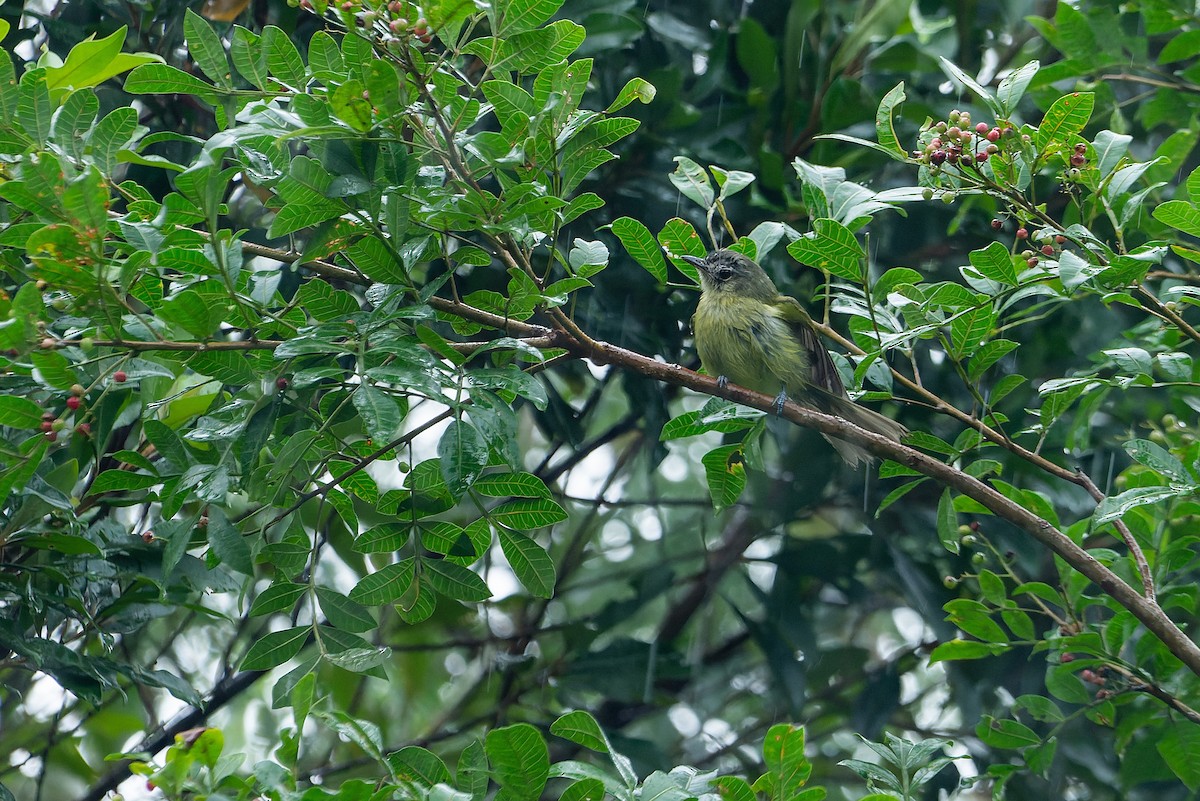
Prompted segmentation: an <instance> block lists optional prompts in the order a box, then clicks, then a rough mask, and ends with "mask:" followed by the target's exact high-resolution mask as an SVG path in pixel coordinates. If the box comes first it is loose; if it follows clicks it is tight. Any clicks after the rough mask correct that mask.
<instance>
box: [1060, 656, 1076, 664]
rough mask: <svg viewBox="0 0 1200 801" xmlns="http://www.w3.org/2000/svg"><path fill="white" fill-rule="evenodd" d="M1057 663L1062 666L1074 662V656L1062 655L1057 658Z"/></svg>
mask: <svg viewBox="0 0 1200 801" xmlns="http://www.w3.org/2000/svg"><path fill="white" fill-rule="evenodd" d="M1059 661H1060V662H1062V663H1063V664H1066V663H1067V662H1074V661H1075V654H1063V655H1062V656H1061V657H1059Z"/></svg>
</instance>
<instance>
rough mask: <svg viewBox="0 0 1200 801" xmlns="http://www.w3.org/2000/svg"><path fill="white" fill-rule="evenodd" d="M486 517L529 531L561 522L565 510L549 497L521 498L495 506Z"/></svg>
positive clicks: (518, 529)
mask: <svg viewBox="0 0 1200 801" xmlns="http://www.w3.org/2000/svg"><path fill="white" fill-rule="evenodd" d="M488 519H490V520H491V521H492V522H493V523H497V524H499V525H501V526H504V527H506V528H510V529H513V530H516V531H529V530H531V529H535V528H543V527H544V526H552V525H554V524H555V523H561V522H562V521H564V520H566V519H567V512H566V510H565V509H563V508H562V507H561V506H559V505H558V504H557V503H555V502H554V501H552V500H550V499H549V498H522V499H519V500H515V501H509V502H508V503H505V504H501V505H500V506H497V507H496V508H495V509H493V510H492V511H491V512H489V513H488Z"/></svg>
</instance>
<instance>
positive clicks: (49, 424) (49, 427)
mask: <svg viewBox="0 0 1200 801" xmlns="http://www.w3.org/2000/svg"><path fill="white" fill-rule="evenodd" d="M53 430H54V421H53V420H43V421H42V431H45V432H46V433H49V432H51V431H53Z"/></svg>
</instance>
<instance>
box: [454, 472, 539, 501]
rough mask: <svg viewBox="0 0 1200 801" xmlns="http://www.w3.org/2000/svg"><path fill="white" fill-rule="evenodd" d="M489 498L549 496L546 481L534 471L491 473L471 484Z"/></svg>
mask: <svg viewBox="0 0 1200 801" xmlns="http://www.w3.org/2000/svg"><path fill="white" fill-rule="evenodd" d="M471 489H473V490H474V491H475V492H478V493H479V494H480V495H485V496H487V497H489V498H549V497H550V488H549V487H547V486H546V482H544V481H542V479H540V478H538V477H537V476H535V475H533V474H532V473H525V472H518V473H489V474H487V475H485V476H483V477H481V478H479V479H477V480H476V481H475V483H474V484H473V485H472V486H471Z"/></svg>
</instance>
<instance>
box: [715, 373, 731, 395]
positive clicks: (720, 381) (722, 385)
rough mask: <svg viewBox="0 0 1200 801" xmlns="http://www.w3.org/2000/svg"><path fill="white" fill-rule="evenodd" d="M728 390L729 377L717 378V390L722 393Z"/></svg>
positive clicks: (721, 376) (720, 376)
mask: <svg viewBox="0 0 1200 801" xmlns="http://www.w3.org/2000/svg"><path fill="white" fill-rule="evenodd" d="M728 388H729V376H724V375H719V376H717V389H719V390H721V391H722V392H724V391H725V390H726V389H728Z"/></svg>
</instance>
